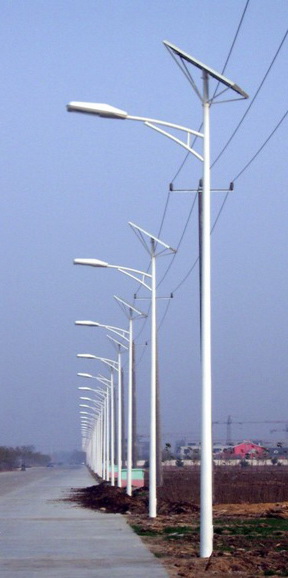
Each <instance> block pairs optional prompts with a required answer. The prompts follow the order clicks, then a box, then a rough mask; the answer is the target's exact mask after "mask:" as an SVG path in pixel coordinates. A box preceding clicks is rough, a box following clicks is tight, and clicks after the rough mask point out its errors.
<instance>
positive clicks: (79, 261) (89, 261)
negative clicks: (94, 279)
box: [73, 259, 109, 267]
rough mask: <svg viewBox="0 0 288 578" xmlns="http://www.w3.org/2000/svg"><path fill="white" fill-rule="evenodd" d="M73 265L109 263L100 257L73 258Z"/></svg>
mask: <svg viewBox="0 0 288 578" xmlns="http://www.w3.org/2000/svg"><path fill="white" fill-rule="evenodd" d="M73 263H74V265H90V267H109V264H108V263H106V262H105V261H100V259H74V261H73Z"/></svg>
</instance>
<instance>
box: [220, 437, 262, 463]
mask: <svg viewBox="0 0 288 578" xmlns="http://www.w3.org/2000/svg"><path fill="white" fill-rule="evenodd" d="M227 453H228V452H227ZM229 454H230V456H231V457H232V456H233V457H238V458H247V459H249V458H264V457H266V456H267V449H266V448H264V447H263V446H260V445H258V444H255V443H254V442H250V441H243V442H241V443H239V444H236V445H235V446H232V447H231V448H229Z"/></svg>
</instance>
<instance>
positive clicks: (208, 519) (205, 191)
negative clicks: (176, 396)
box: [67, 41, 248, 558]
mask: <svg viewBox="0 0 288 578" xmlns="http://www.w3.org/2000/svg"><path fill="white" fill-rule="evenodd" d="M164 45H165V47H166V48H167V50H168V51H169V53H170V54H171V55H172V57H173V58H174V59H175V60H176V61H177V64H179V66H180V68H181V69H182V71H183V72H184V74H185V76H186V78H187V79H188V80H189V82H190V84H191V85H192V87H193V89H194V91H195V93H196V95H197V96H198V98H199V99H200V101H201V104H202V108H203V132H199V131H195V130H191V129H189V128H186V127H183V126H180V125H176V124H172V123H170V122H166V121H160V120H155V119H151V118H148V117H142V116H131V115H129V114H128V113H127V112H125V111H123V110H121V109H118V108H115V107H113V106H110V105H106V104H98V103H85V102H71V103H69V104H68V106H67V109H68V111H70V112H80V113H84V114H92V115H96V116H100V117H104V118H111V119H122V120H124V119H127V120H134V121H140V122H142V123H144V124H146V125H147V126H149V127H150V128H152V129H153V130H155V131H157V132H159V133H161V134H162V135H164V136H166V137H168V138H169V139H171V140H173V141H174V142H176V143H177V144H179V145H180V146H182V147H183V148H184V149H186V150H187V151H188V152H190V153H191V154H192V155H193V156H194V157H196V158H197V159H198V160H200V161H201V162H202V163H203V179H202V186H201V190H199V193H198V196H199V206H200V207H201V211H200V212H199V213H200V216H199V229H200V230H199V239H200V244H199V245H200V246H199V251H200V259H199V262H200V309H201V315H200V324H201V331H200V335H201V370H202V412H201V447H202V452H201V489H200V493H201V498H200V556H201V557H203V558H208V557H209V556H210V555H211V554H212V551H213V517H212V404H211V398H212V395H211V393H212V391H211V390H212V379H211V279H210V277H211V247H210V230H211V225H210V194H211V186H210V114H209V113H210V107H211V104H212V101H214V100H215V99H216V98H218V97H219V96H220V95H222V94H223V93H225V92H226V91H228V90H232V91H233V92H234V93H236V95H237V97H236V98H237V99H246V98H247V97H248V95H247V94H246V93H245V92H244V91H243V90H242V89H241V88H240V87H239V86H238V85H236V84H235V83H234V82H232V81H230V80H229V79H227V78H226V77H224V76H223V75H222V74H220V73H218V72H216V71H215V70H213V69H212V68H210V67H208V66H206V65H205V64H203V63H202V62H200V61H199V60H197V59H195V58H194V57H192V56H190V55H189V54H187V53H185V52H183V50H180V49H179V48H177V47H176V46H174V45H173V44H171V43H170V42H167V41H164ZM187 65H192V67H193V70H194V69H195V68H196V69H198V70H200V71H201V74H202V81H203V82H202V90H201V89H199V88H198V87H197V84H196V83H195V81H194V79H193V78H192V75H191V74H190V72H189V70H188V66H187ZM210 78H212V79H214V80H215V81H216V82H217V88H216V91H215V94H214V96H213V97H212V98H211V97H210V95H209V79H210ZM219 86H220V92H218V94H216V93H217V89H218V87H219ZM218 102H220V101H219V100H218ZM163 126H164V127H167V128H169V130H170V131H171V129H172V131H180V134H182V133H184V134H186V137H187V140H186V141H185V140H183V139H182V138H178V137H176V136H175V135H174V134H173V133H171V132H167V131H166V130H164V129H163V128H162V127H163ZM191 136H193V137H197V138H200V139H201V140H202V142H203V150H202V153H198V152H197V151H196V150H194V148H192V146H191V142H190V141H191ZM133 226H134V228H135V231H136V232H137V234H138V235H141V236H143V235H148V233H147V232H146V231H143V230H142V229H140V228H139V227H136V226H135V225H133ZM148 236H149V235H148ZM150 241H151V246H150V255H151V275H148V274H145V273H143V272H140V271H138V272H137V271H135V270H133V269H128V268H125V267H121V266H114V265H109V264H108V263H105V262H102V261H97V260H87V259H86V260H84V259H77V260H76V261H75V263H78V264H85V265H92V266H96V267H114V268H116V269H118V270H119V271H122V272H123V273H126V274H128V275H130V276H131V277H133V278H136V279H137V275H135V273H138V275H139V274H140V276H142V279H141V277H140V278H138V279H137V280H138V281H140V283H142V285H144V286H145V287H147V288H148V289H149V290H150V291H151V300H152V307H151V410H150V415H151V423H150V478H149V501H150V505H149V515H150V516H151V517H155V516H156V285H155V279H156V264H155V257H156V247H157V245H158V244H159V245H161V247H162V248H163V247H165V248H166V249H168V250H169V251H171V248H170V247H168V245H165V244H164V243H162V242H161V241H159V239H156V238H155V237H154V236H152V235H150ZM147 279H148V280H149V279H150V285H149V283H147Z"/></svg>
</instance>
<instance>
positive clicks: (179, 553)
mask: <svg viewBox="0 0 288 578" xmlns="http://www.w3.org/2000/svg"><path fill="white" fill-rule="evenodd" d="M240 478H241V476H240ZM257 480H258V483H260V477H258V478H257ZM242 482H243V480H242ZM266 483H267V480H266ZM164 485H165V484H164ZM168 485H169V484H168ZM234 485H235V488H234V492H235V490H236V494H235V495H237V497H238V499H239V494H237V487H236V486H237V483H236V478H234ZM240 485H241V484H240ZM271 487H272V484H271ZM166 489H167V484H166ZM172 493H173V498H174V499H173V500H171V496H170V497H169V498H168V497H167V491H166V490H164V491H162V495H161V491H159V497H158V502H157V517H156V518H153V519H152V518H149V516H148V500H149V493H148V489H147V488H144V489H141V490H135V491H134V492H133V495H132V496H128V495H127V494H126V492H125V490H124V489H121V488H117V487H111V486H110V485H109V484H108V483H107V482H102V483H100V484H98V485H95V486H91V487H89V488H84V489H74V490H72V491H71V495H70V496H69V498H68V499H69V500H70V501H73V502H76V503H78V504H81V505H82V506H83V507H87V508H93V509H99V510H101V511H103V512H107V513H110V512H113V513H116V512H117V513H121V514H124V515H125V516H126V519H127V522H128V523H129V524H130V525H131V526H132V528H133V529H134V530H135V532H137V533H138V534H139V535H140V536H141V539H142V540H143V541H144V542H145V544H147V546H148V547H149V549H150V550H151V551H152V552H153V553H154V554H155V556H157V557H158V558H159V559H161V562H162V563H163V564H164V566H165V567H166V569H167V572H168V574H169V576H171V578H172V577H174V578H175V577H179V576H182V577H186V578H205V577H208V576H213V578H220V577H221V578H224V577H226V576H227V577H228V576H229V577H230V576H232V577H235V578H236V577H237V578H256V576H272V577H273V576H288V500H287V501H283V502H277V503H276V502H271V503H247V502H246V503H234V504H227V503H222V504H216V505H215V506H214V512H213V522H214V549H213V555H212V556H211V558H210V559H208V560H206V559H205V560H204V559H200V558H199V504H197V503H195V502H193V501H192V500H189V499H187V497H186V498H185V500H182V499H179V497H178V498H177V499H175V491H174V492H172ZM181 494H183V492H181ZM181 497H182V496H181ZM251 497H253V496H251ZM135 578H136V577H135Z"/></svg>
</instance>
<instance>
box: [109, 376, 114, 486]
mask: <svg viewBox="0 0 288 578" xmlns="http://www.w3.org/2000/svg"><path fill="white" fill-rule="evenodd" d="M109 387H110V396H111V486H115V421H114V419H115V416H114V370H113V367H111V381H110V386H109Z"/></svg>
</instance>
